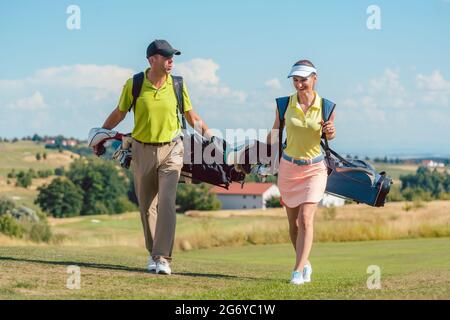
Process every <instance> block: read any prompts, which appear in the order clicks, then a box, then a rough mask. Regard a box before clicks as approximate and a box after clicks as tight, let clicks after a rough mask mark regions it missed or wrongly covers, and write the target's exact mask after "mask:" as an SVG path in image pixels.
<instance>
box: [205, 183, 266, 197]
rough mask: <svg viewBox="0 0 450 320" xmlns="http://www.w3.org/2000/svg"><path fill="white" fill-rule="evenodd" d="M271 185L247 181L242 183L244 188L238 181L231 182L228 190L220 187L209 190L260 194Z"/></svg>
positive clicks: (220, 192) (224, 192) (216, 192)
mask: <svg viewBox="0 0 450 320" xmlns="http://www.w3.org/2000/svg"><path fill="white" fill-rule="evenodd" d="M273 185H274V184H273V183H256V182H247V183H245V184H244V188H242V189H241V184H240V183H232V184H230V186H229V187H228V190H226V189H224V188H222V187H213V188H212V189H211V192H213V193H215V194H239V195H262V194H263V193H264V192H266V191H267V190H269V188H270V187H271V186H273Z"/></svg>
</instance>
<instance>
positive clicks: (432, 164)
mask: <svg viewBox="0 0 450 320" xmlns="http://www.w3.org/2000/svg"><path fill="white" fill-rule="evenodd" d="M422 164H423V165H424V166H427V167H428V168H444V167H445V164H444V163H442V162H435V161H433V160H424V161H422Z"/></svg>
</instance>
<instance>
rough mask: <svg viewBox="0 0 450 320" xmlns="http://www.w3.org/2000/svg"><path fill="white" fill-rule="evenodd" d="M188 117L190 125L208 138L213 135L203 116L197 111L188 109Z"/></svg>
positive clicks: (186, 113) (185, 114)
mask: <svg viewBox="0 0 450 320" xmlns="http://www.w3.org/2000/svg"><path fill="white" fill-rule="evenodd" d="M184 116H185V117H186V121H187V122H188V123H189V125H190V126H191V127H192V128H194V130H196V131H197V132H198V133H200V134H201V135H202V136H204V137H205V138H206V139H210V138H211V137H212V133H211V132H210V131H209V128H208V126H207V125H206V123H205V122H204V121H203V120H202V118H201V117H200V116H199V115H198V114H197V112H195V111H194V110H193V109H191V110H189V111H186V112H185V113H184Z"/></svg>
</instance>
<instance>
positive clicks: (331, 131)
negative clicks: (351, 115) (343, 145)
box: [322, 111, 336, 140]
mask: <svg viewBox="0 0 450 320" xmlns="http://www.w3.org/2000/svg"><path fill="white" fill-rule="evenodd" d="M334 119H335V114H334V111H333V113H332V114H331V116H330V120H328V121H327V122H325V123H323V127H322V131H323V132H325V135H326V136H327V140H333V139H334V138H335V137H336V128H335V127H334Z"/></svg>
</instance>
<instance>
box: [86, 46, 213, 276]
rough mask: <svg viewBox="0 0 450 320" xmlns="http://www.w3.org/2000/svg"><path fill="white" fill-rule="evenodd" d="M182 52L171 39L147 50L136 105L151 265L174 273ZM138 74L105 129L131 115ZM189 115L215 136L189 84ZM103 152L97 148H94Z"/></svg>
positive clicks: (139, 181) (137, 172)
mask: <svg viewBox="0 0 450 320" xmlns="http://www.w3.org/2000/svg"><path fill="white" fill-rule="evenodd" d="M180 54H181V53H180V51H178V50H176V49H174V48H172V46H171V45H170V44H169V43H168V42H167V41H165V40H155V41H153V42H152V43H150V45H149V46H148V48H147V59H148V62H149V63H150V68H148V69H147V70H146V71H145V77H144V82H143V85H142V90H141V93H140V95H139V98H138V99H137V101H136V105H135V106H134V129H133V132H132V137H133V142H132V159H133V171H134V183H135V191H136V195H137V199H138V202H139V210H140V213H141V220H142V225H143V228H144V236H145V244H146V248H147V250H148V251H149V253H150V256H149V259H148V265H147V269H148V271H149V272H156V273H158V274H171V272H172V271H171V268H170V262H171V260H172V249H173V244H174V238H175V224H176V212H175V200H176V191H177V184H178V180H179V177H180V172H181V168H182V166H183V154H184V147H183V142H182V140H181V125H180V121H179V118H178V108H177V99H176V96H175V92H174V89H173V79H172V77H171V76H170V72H171V71H172V67H173V60H174V59H173V56H174V55H180ZM132 87H133V78H131V79H129V80H128V81H127V82H126V84H125V86H124V88H123V91H122V95H121V97H120V102H119V106H118V107H117V108H116V109H115V110H114V111H113V112H112V113H111V114H110V116H109V117H108V118H107V119H106V121H105V123H104V124H103V128H106V129H113V128H114V127H116V126H117V125H118V124H119V123H120V122H121V121H122V120H123V119H124V118H125V116H126V114H127V111H128V110H129V108H130V106H131V105H132V102H133V95H132ZM183 101H184V116H185V118H186V120H187V122H188V123H189V125H190V126H192V127H193V128H195V129H196V130H197V131H199V133H201V134H202V135H203V136H204V137H205V138H208V139H209V138H210V137H211V134H210V133H209V129H208V126H207V125H206V124H205V123H204V122H203V121H202V119H201V118H200V116H199V115H198V114H197V113H196V112H195V111H194V110H193V109H192V104H191V100H190V98H189V94H188V91H187V89H186V86H185V85H184V86H183ZM94 152H95V153H97V148H94Z"/></svg>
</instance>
